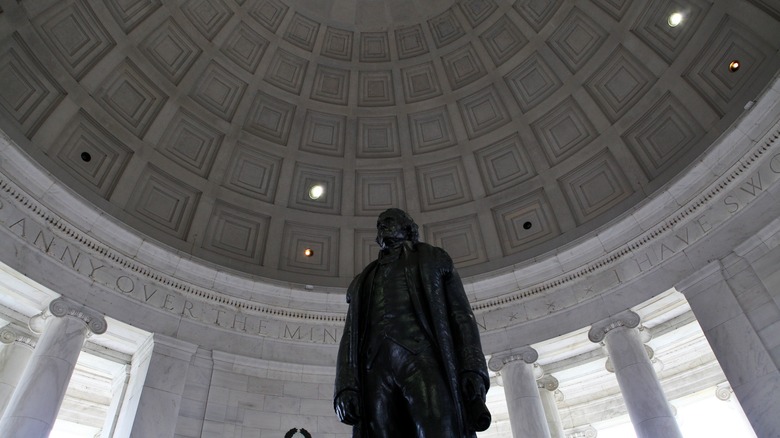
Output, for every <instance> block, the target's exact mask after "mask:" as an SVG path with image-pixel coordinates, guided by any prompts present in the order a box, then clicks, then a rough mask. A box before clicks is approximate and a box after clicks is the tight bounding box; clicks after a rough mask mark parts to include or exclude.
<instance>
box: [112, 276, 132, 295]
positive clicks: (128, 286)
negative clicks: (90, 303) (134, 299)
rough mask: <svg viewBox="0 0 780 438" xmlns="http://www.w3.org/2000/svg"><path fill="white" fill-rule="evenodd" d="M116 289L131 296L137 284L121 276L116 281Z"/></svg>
mask: <svg viewBox="0 0 780 438" xmlns="http://www.w3.org/2000/svg"><path fill="white" fill-rule="evenodd" d="M116 288H117V289H119V291H120V292H122V293H125V294H129V293H131V292H132V291H134V290H135V282H134V281H133V279H132V278H130V277H128V276H126V275H120V276H119V277H117V279H116Z"/></svg>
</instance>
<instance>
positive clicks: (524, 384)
mask: <svg viewBox="0 0 780 438" xmlns="http://www.w3.org/2000/svg"><path fill="white" fill-rule="evenodd" d="M538 357H539V354H538V353H537V352H536V350H534V349H533V348H531V347H523V348H518V349H512V350H510V351H509V352H507V353H506V354H500V355H493V357H492V358H490V361H489V362H488V366H489V367H490V369H491V370H493V371H497V372H498V371H500V372H501V377H502V379H503V381H504V394H505V395H506V404H507V408H508V409H509V423H510V424H511V426H512V436H515V437H526V436H527V437H534V438H549V437H550V430H549V429H548V427H547V419H546V418H545V415H544V407H543V406H542V400H541V398H540V397H539V389H538V388H537V386H536V378H537V377H539V375H538V374H537V372H535V370H534V362H536V359H537V358H538Z"/></svg>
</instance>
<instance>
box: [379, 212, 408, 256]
mask: <svg viewBox="0 0 780 438" xmlns="http://www.w3.org/2000/svg"><path fill="white" fill-rule="evenodd" d="M406 225H407V224H406V221H405V220H404V218H403V217H402V216H401V215H399V214H396V213H394V212H385V213H382V214H381V215H379V219H378V220H377V221H376V241H377V243H379V246H381V247H382V249H385V248H393V247H396V246H398V245H400V244H401V243H403V241H404V240H406V228H407V227H406Z"/></svg>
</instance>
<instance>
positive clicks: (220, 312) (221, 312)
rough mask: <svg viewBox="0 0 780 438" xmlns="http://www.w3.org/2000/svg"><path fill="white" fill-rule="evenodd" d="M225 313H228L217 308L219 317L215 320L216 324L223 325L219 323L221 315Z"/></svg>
mask: <svg viewBox="0 0 780 438" xmlns="http://www.w3.org/2000/svg"><path fill="white" fill-rule="evenodd" d="M223 313H224V314H227V312H225V311H224V310H217V318H216V319H215V320H214V324H216V325H221V324H220V323H219V317H220V316H222V314H223Z"/></svg>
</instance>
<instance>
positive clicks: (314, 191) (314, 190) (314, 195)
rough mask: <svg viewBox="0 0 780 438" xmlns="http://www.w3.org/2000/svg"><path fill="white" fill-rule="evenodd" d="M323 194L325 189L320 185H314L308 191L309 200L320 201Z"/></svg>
mask: <svg viewBox="0 0 780 438" xmlns="http://www.w3.org/2000/svg"><path fill="white" fill-rule="evenodd" d="M324 194H325V187H323V186H322V184H315V185H313V186H311V188H310V189H309V198H311V199H315V200H316V199H320V198H321V197H322V195H324Z"/></svg>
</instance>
